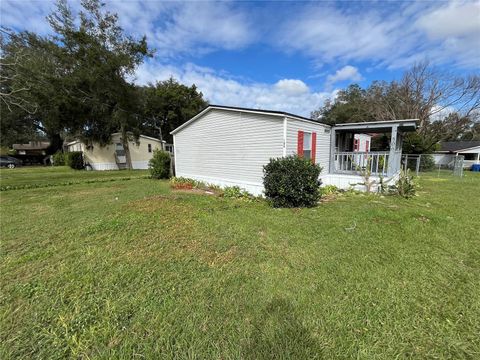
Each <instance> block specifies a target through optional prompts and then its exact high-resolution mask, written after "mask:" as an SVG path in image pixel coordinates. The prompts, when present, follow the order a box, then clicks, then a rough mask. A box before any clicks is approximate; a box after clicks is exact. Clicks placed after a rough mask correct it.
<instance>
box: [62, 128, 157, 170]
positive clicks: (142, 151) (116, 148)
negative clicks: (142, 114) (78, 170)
mask: <svg viewBox="0 0 480 360" xmlns="http://www.w3.org/2000/svg"><path fill="white" fill-rule="evenodd" d="M164 143H165V141H163V142H162V141H160V140H159V139H156V138H153V137H150V136H145V135H140V137H139V138H138V142H135V141H129V142H128V146H129V149H130V156H131V158H132V168H133V169H148V162H149V161H150V159H151V158H152V156H153V151H154V150H155V149H164V148H165V146H164ZM66 149H67V151H82V152H83V156H84V161H85V164H86V165H90V167H91V168H92V169H93V170H119V169H125V168H126V166H127V160H126V157H125V149H124V148H123V144H122V138H121V134H120V133H114V134H112V142H111V144H109V145H106V146H103V147H102V146H100V144H95V143H94V144H92V145H89V146H87V145H86V144H84V143H83V142H81V141H80V140H75V141H72V142H69V143H67V144H66Z"/></svg>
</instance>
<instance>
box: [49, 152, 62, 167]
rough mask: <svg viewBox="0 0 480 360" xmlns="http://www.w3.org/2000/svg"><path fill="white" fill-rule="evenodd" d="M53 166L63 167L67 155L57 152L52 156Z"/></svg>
mask: <svg viewBox="0 0 480 360" xmlns="http://www.w3.org/2000/svg"><path fill="white" fill-rule="evenodd" d="M52 159H53V166H63V165H65V154H64V153H63V152H61V151H58V152H56V153H55V154H53V156H52Z"/></svg>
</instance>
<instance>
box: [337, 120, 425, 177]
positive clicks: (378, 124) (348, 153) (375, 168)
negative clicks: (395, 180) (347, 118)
mask: <svg viewBox="0 0 480 360" xmlns="http://www.w3.org/2000/svg"><path fill="white" fill-rule="evenodd" d="M416 128H417V120H415V119H409V120H392V121H374V122H362V123H346V124H338V125H335V126H334V127H333V128H332V130H331V142H330V144H331V148H330V168H329V173H330V174H342V175H359V174H360V173H361V172H365V171H368V172H370V174H371V175H372V176H383V177H392V176H395V175H396V174H398V173H399V172H400V169H401V159H402V144H403V136H404V134H405V133H407V132H411V131H415V129H416ZM356 134H362V135H364V136H369V137H371V136H374V135H375V134H389V135H390V139H389V142H388V146H387V148H386V149H382V150H379V151H370V144H371V139H370V141H368V140H367V146H363V147H359V144H358V139H356Z"/></svg>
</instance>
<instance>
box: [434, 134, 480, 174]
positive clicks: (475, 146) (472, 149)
mask: <svg viewBox="0 0 480 360" xmlns="http://www.w3.org/2000/svg"><path fill="white" fill-rule="evenodd" d="M459 155H462V156H463V157H464V161H463V167H464V168H470V167H471V166H472V165H473V164H480V140H473V141H444V142H441V143H440V149H439V150H438V151H435V153H434V154H433V158H434V160H435V164H436V165H440V166H445V167H451V166H453V163H454V161H455V157H457V156H459Z"/></svg>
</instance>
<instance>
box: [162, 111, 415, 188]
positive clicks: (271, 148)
mask: <svg viewBox="0 0 480 360" xmlns="http://www.w3.org/2000/svg"><path fill="white" fill-rule="evenodd" d="M415 128H416V121H415V120H400V121H384V122H371V123H357V124H342V125H340V126H338V127H337V126H334V127H332V126H329V125H327V124H323V123H321V122H318V121H313V120H311V119H307V118H304V117H301V116H297V115H294V114H289V113H285V112H280V111H268V110H256V109H246V108H235V107H227V106H217V105H210V106H209V107H207V108H206V109H205V110H203V111H202V112H200V113H199V114H198V115H196V116H195V117H193V118H192V119H190V120H189V121H188V122H186V123H185V124H183V125H181V126H180V127H178V128H177V129H175V130H174V131H172V135H173V139H174V154H175V173H176V176H182V177H188V178H193V179H197V180H200V181H204V182H207V183H212V184H216V185H219V186H234V185H236V186H240V187H242V188H244V189H246V190H248V191H250V192H251V193H253V194H261V193H262V192H263V166H264V165H266V164H267V163H268V162H269V160H270V159H271V158H277V157H282V156H287V155H291V154H300V155H302V156H304V157H306V158H309V159H311V160H312V161H314V162H315V163H317V164H319V165H320V166H321V167H322V169H323V170H322V174H321V179H322V181H323V183H324V184H334V185H336V186H339V187H344V188H345V187H349V186H350V185H351V184H352V183H358V182H360V180H361V178H360V177H359V176H358V172H357V171H356V170H357V168H358V166H359V164H360V165H361V166H364V167H365V166H370V167H371V168H372V173H373V175H374V176H375V175H385V176H386V175H389V176H395V175H396V173H397V172H398V171H399V170H400V156H401V136H402V133H403V132H405V131H412V129H413V130H414V129H415ZM372 132H373V133H374V132H391V133H392V139H393V140H392V146H393V148H392V149H391V150H390V151H389V152H382V153H381V154H380V153H378V154H377V153H373V152H369V151H368V150H369V149H370V145H369V147H368V150H367V151H360V150H361V149H355V152H354V149H353V142H354V141H353V139H354V135H355V134H362V133H372ZM399 149H400V150H399ZM399 152H400V153H399ZM354 154H355V156H353V155H354ZM367 154H368V155H367ZM367 158H368V159H373V161H370V160H368V161H367ZM381 158H382V159H383V161H380V159H381ZM389 159H391V161H389ZM367 164H368V165H367Z"/></svg>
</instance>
